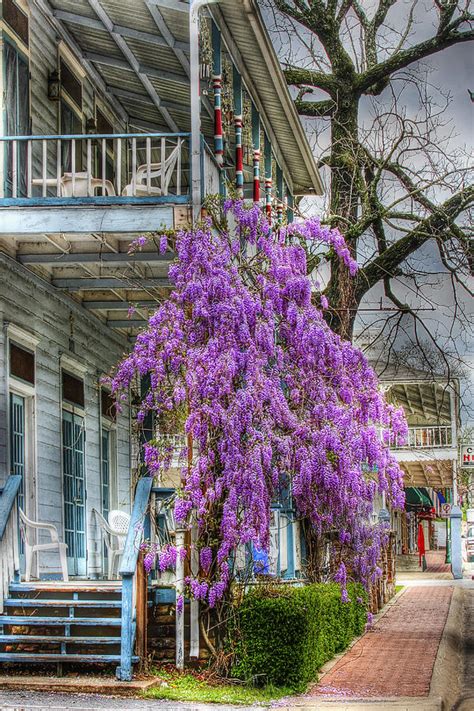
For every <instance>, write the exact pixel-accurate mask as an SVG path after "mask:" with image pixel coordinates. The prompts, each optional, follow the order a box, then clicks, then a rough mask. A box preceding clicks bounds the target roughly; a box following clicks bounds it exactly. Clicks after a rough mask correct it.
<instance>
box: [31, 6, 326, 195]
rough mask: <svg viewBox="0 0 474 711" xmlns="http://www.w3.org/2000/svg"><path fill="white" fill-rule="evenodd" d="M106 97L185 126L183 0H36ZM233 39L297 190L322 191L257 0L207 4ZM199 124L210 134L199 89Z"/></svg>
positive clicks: (136, 116) (165, 125) (135, 115)
mask: <svg viewBox="0 0 474 711" xmlns="http://www.w3.org/2000/svg"><path fill="white" fill-rule="evenodd" d="M35 2H36V4H37V5H38V6H39V7H40V8H41V9H42V10H43V12H45V14H47V15H48V16H49V19H50V20H51V21H52V22H53V24H54V25H55V26H56V28H57V30H58V33H59V34H60V35H61V36H62V38H63V39H64V40H65V41H66V43H68V44H69V45H70V46H71V49H73V51H75V53H76V54H77V55H78V59H79V60H80V61H81V62H82V63H83V65H84V66H85V67H86V69H87V70H88V71H93V72H94V73H95V74H96V76H97V75H98V76H99V77H100V83H101V88H102V90H103V92H104V93H105V94H107V96H108V98H109V100H112V102H113V103H114V104H115V106H116V107H117V108H118V110H119V113H120V115H122V116H123V115H124V114H125V115H126V116H127V118H128V120H129V121H130V123H131V124H133V125H135V126H139V125H140V121H141V120H142V121H145V125H146V127H147V128H149V127H150V124H151V125H152V126H153V128H154V130H156V131H172V132H177V131H189V129H190V115H189V103H190V99H189V58H188V56H189V46H188V45H189V33H188V10H187V8H188V7H189V5H188V4H187V3H186V2H183V1H181V2H167V1H165V0H134V2H133V3H124V2H123V0H35ZM212 13H213V15H214V17H215V19H216V21H217V22H218V24H219V25H220V27H221V29H222V32H223V37H224V40H225V42H226V43H227V44H229V45H232V46H230V47H229V49H230V50H231V51H232V53H233V54H234V58H235V60H236V61H237V63H238V65H239V66H238V68H239V71H240V72H241V73H242V76H243V78H244V82H245V83H246V84H247V85H248V88H249V89H250V90H251V92H252V93H253V94H254V99H255V102H256V104H257V107H258V109H259V111H260V113H261V115H262V117H263V119H264V123H265V126H266V128H267V131H268V133H269V135H270V138H271V140H272V145H273V149H274V151H275V155H276V157H277V159H278V161H279V163H280V165H281V167H282V168H283V170H284V173H285V179H286V180H287V182H288V184H289V186H290V188H291V189H292V190H293V192H294V193H295V194H308V193H317V194H320V193H322V185H321V181H320V177H319V173H318V169H317V166H316V163H315V161H314V158H313V155H312V151H311V148H310V146H309V144H308V141H307V138H306V135H305V132H304V129H303V127H302V125H301V122H300V119H299V117H298V115H297V113H296V110H295V108H294V105H293V102H292V100H291V97H290V94H289V91H288V88H287V86H286V83H285V80H284V77H283V74H282V72H281V69H280V66H279V62H278V58H277V56H276V54H275V52H274V49H273V47H272V44H271V42H270V39H269V37H268V35H267V33H266V30H265V26H264V23H263V20H262V17H261V15H260V11H259V9H258V6H257V4H256V2H254V0H220V2H219V5H218V6H217V5H216V6H213V7H212ZM203 106H204V111H203V131H204V133H205V134H206V136H208V137H209V138H210V137H211V136H212V135H213V123H212V117H213V113H212V107H211V105H210V103H209V100H208V99H207V98H206V97H204V96H203Z"/></svg>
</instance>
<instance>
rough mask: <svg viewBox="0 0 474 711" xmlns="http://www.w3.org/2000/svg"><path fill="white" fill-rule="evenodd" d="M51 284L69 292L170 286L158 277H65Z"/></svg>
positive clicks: (139, 289) (166, 281) (167, 281)
mask: <svg viewBox="0 0 474 711" xmlns="http://www.w3.org/2000/svg"><path fill="white" fill-rule="evenodd" d="M51 284H52V285H53V286H55V287H56V288H57V289H68V290H70V291H82V290H97V289H99V290H100V289H130V290H132V289H133V290H138V291H143V289H153V288H159V287H161V288H163V287H167V286H171V282H170V281H169V279H165V278H160V277H153V278H149V279H140V278H135V279H124V278H121V277H117V278H114V277H97V278H95V277H78V278H74V277H67V278H64V279H62V278H61V279H52V280H51Z"/></svg>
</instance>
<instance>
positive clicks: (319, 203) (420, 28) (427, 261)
mask: <svg viewBox="0 0 474 711" xmlns="http://www.w3.org/2000/svg"><path fill="white" fill-rule="evenodd" d="M261 2H263V3H264V4H265V3H268V2H271V0H261ZM361 4H362V5H363V6H364V7H365V8H366V9H367V10H369V12H370V8H372V7H373V6H374V3H373V2H370V1H367V0H361ZM411 4H412V3H411V0H398V2H396V4H395V5H394V7H393V8H392V9H391V10H390V12H389V15H388V18H387V19H388V21H389V23H390V24H391V26H392V27H393V28H395V29H398V28H401V26H402V24H404V20H405V18H406V17H407V12H408V8H409V7H410V6H411ZM434 7H435V6H434V3H433V2H429V1H428V0H420V2H418V4H417V8H416V11H415V28H414V34H413V36H412V37H411V39H410V44H414V43H416V42H418V41H421V40H423V39H425V38H427V37H429V36H432V34H433V31H434V22H435V21H436V17H437V16H436V12H435V11H434ZM264 13H265V18H266V20H267V22H268V25H269V27H271V26H272V24H273V18H272V16H271V14H268V10H265V9H264ZM301 32H302V33H303V36H304V31H303V30H301ZM287 37H288V34H286V35H285V33H283V34H280V35H274V39H275V47H276V49H277V51H279V52H280V55H281V56H282V57H283V58H284V59H287V58H288V53H287V50H288V41H287ZM304 55H306V56H304ZM292 60H293V62H294V63H295V64H300V65H303V66H306V67H308V68H310V67H311V63H310V62H309V61H308V59H307V52H306V51H305V50H304V49H301V48H300V49H299V50H296V52H295V51H293V57H292ZM296 60H298V61H296ZM428 67H429V73H428V74H425V70H426V69H427V68H428ZM313 68H316V67H315V66H313ZM419 68H420V70H421V71H420V81H423V77H424V76H425V77H426V78H427V79H428V82H429V84H430V85H433V86H434V87H439V88H440V89H441V92H443V93H446V92H449V94H450V96H451V103H450V105H449V107H448V108H447V109H446V110H445V111H444V112H443V123H445V124H446V125H445V126H444V127H443V129H441V132H440V139H441V138H444V137H445V136H446V135H448V134H452V136H451V139H450V146H451V148H453V149H456V148H458V149H459V148H461V147H465V148H466V151H467V152H468V153H470V154H471V155H472V148H473V141H472V139H473V128H474V103H472V102H471V100H470V97H469V93H468V89H472V90H473V91H474V52H473V47H472V44H471V43H469V44H468V43H465V44H461V45H458V46H455V47H451V48H449V49H447V50H443V51H442V52H440V53H438V54H436V55H433V56H432V57H430V58H429V59H428V60H425V62H424V63H423V64H422V65H420V67H419ZM430 93H431V96H432V99H433V100H434V101H435V102H439V103H440V104H443V102H444V99H443V97H442V96H441V94H440V93H439V92H438V91H437V90H436V88H433V89H430ZM324 96H325V95H324V94H322V93H321V95H320V96H318V95H317V94H316V95H315V96H312V97H308V98H309V99H313V100H314V99H315V98H320V97H321V98H323V97H324ZM380 98H381V99H382V100H383V98H384V97H383V95H382V97H380ZM418 100H419V99H418V96H417V95H416V92H414V91H413V92H412V91H407V92H406V93H405V95H404V103H405V106H406V109H407V113H408V114H409V115H410V114H414V113H415V112H416V110H417V104H418ZM369 101H370V100H367V102H366V103H365V106H364V105H363V106H362V107H361V108H362V111H361V113H362V116H363V117H364V116H368V115H369V112H370V106H369ZM303 123H304V125H305V128H306V130H307V133H308V137H309V139H310V141H311V144H312V145H313V146H314V148H315V153H316V155H317V157H320V154H321V151H323V150H324V149H325V148H327V146H328V144H329V140H330V135H329V132H328V131H326V132H325V133H324V132H323V131H322V128H323V124H322V123H321V121H318V120H315V119H306V118H304V119H303ZM443 134H444V135H443ZM471 165H472V163H471ZM324 207H325V205H324V201H323V200H318V199H315V200H311V201H306V202H305V203H304V209H305V212H306V213H307V214H310V213H318V214H321V213H322V212H323V211H324ZM434 250H435V248H434V247H433V246H431V247H430V248H425V249H424V250H423V251H421V250H420V251H419V252H418V253H417V254H416V255H415V256H414V257H413V259H412V263H413V265H414V266H415V267H416V266H419V265H425V266H426V265H429V266H430V271H433V272H436V273H437V274H436V276H435V277H433V278H431V279H430V286H429V288H428V289H426V291H425V292H424V293H425V295H426V296H427V297H428V301H423V300H421V301H420V300H419V299H416V298H415V296H414V294H413V293H412V292H411V287H410V284H409V282H406V283H403V282H402V281H396V280H395V281H394V283H393V287H394V289H395V290H396V292H397V295H398V296H399V297H401V298H402V300H403V299H405V300H406V301H407V302H408V303H410V304H411V305H413V306H414V305H416V304H418V306H419V307H425V308H433V309H434V310H433V311H427V312H426V313H424V321H425V322H426V323H427V325H428V328H429V329H430V331H431V332H432V333H437V334H438V337H439V342H440V343H442V342H443V341H444V342H445V343H446V344H448V342H449V329H450V327H451V324H452V322H453V300H452V296H451V291H450V288H449V282H448V279H447V278H445V277H443V276H442V275H440V274H439V272H441V271H442V269H443V268H442V265H441V264H440V263H439V260H438V259H437V258H436V255H435V252H434ZM381 296H382V292H381V289H380V288H375V289H373V290H372V291H371V292H369V294H368V295H367V297H366V299H365V302H364V303H363V304H362V307H363V308H364V309H368V308H376V307H377V306H378V305H379V303H380V297H381ZM461 299H462V305H463V308H464V309H465V314H466V315H465V317H464V318H463V319H462V320H459V322H458V323H457V325H456V327H455V329H454V331H453V336H454V338H455V340H456V346H457V348H458V350H459V351H460V352H461V354H462V355H463V358H464V360H465V363H466V364H467V365H468V366H469V365H470V368H471V371H470V373H469V372H468V374H467V378H466V380H467V381H471V385H472V388H470V390H471V393H469V392H466V402H468V403H469V404H470V405H474V399H473V396H472V393H473V392H474V343H473V330H472V327H473V323H474V309H473V303H472V299H471V298H470V297H468V296H467V295H466V294H463V295H462V296H461ZM383 303H384V304H386V305H388V301H387V300H386V299H384V300H383ZM381 315H383V314H380V312H379V313H369V312H367V311H364V312H363V313H362V314H361V318H360V321H361V323H362V321H363V322H364V323H365V325H367V324H368V323H370V322H371V321H375V320H379V319H380V317H381ZM401 345H402V344H401ZM465 384H466V385H467V384H468V383H467V382H466V383H465ZM465 389H466V388H465ZM470 409H471V408H469V410H470ZM473 415H474V413H473V412H470V413H469V414H468V410H467V409H464V421H465V422H467V420H469V419H471V418H473ZM473 424H474V419H473Z"/></svg>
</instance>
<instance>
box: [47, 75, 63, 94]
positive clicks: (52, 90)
mask: <svg viewBox="0 0 474 711" xmlns="http://www.w3.org/2000/svg"><path fill="white" fill-rule="evenodd" d="M48 99H49V100H50V101H59V100H60V99H61V79H60V78H59V72H58V71H57V70H56V69H55V70H54V71H52V72H50V73H49V76H48Z"/></svg>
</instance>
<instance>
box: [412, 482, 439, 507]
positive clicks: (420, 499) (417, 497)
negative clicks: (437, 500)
mask: <svg viewBox="0 0 474 711" xmlns="http://www.w3.org/2000/svg"><path fill="white" fill-rule="evenodd" d="M405 504H407V505H409V506H417V507H420V506H421V507H425V506H427V507H428V508H432V506H433V502H432V501H431V499H430V496H429V494H428V492H427V491H426V489H425V488H424V487H422V486H421V487H415V486H407V488H406V489H405Z"/></svg>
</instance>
